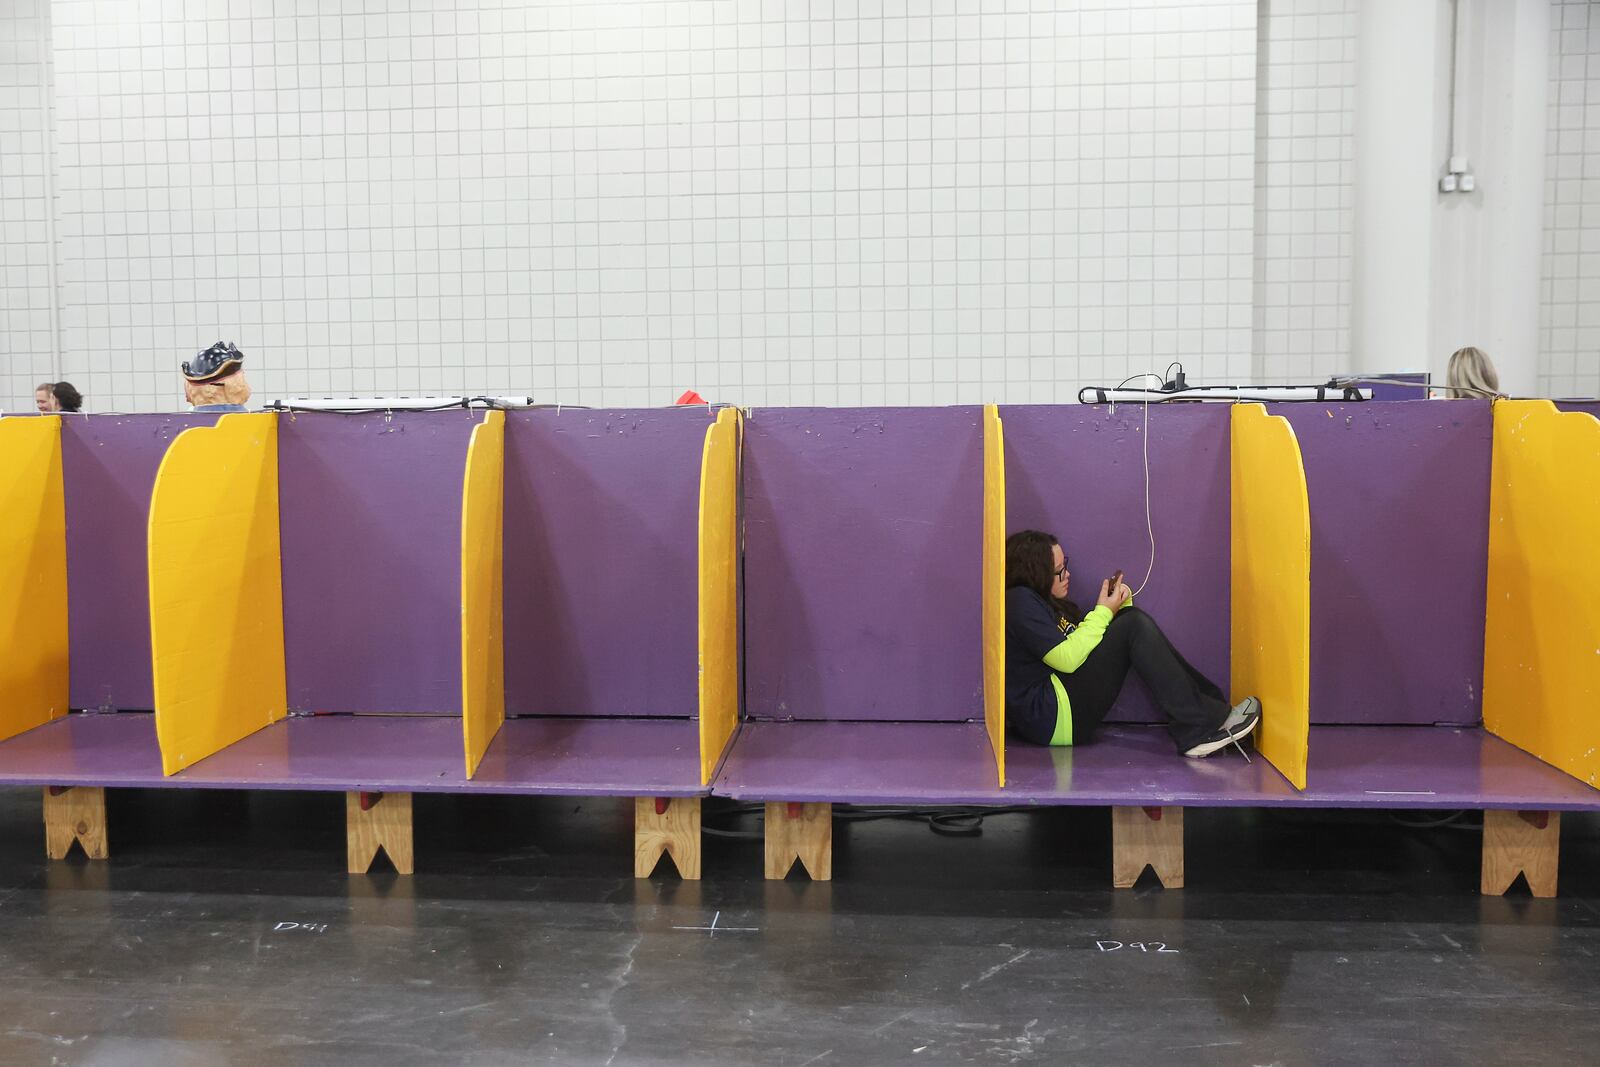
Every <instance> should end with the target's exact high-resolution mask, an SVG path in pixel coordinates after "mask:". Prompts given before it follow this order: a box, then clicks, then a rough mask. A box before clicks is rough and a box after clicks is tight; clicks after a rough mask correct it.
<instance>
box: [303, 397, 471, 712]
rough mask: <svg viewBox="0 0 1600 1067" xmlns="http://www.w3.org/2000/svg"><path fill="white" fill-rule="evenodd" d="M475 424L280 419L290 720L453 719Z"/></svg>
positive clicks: (427, 418) (457, 707)
mask: <svg viewBox="0 0 1600 1067" xmlns="http://www.w3.org/2000/svg"><path fill="white" fill-rule="evenodd" d="M482 418H483V415H482V413H481V412H473V411H425V412H396V413H395V414H394V415H393V416H387V415H339V414H333V413H323V412H318V413H309V414H308V413H299V414H294V415H284V416H281V417H280V418H279V420H278V498H279V508H280V513H281V514H280V526H281V530H282V542H283V637H284V656H285V660H286V667H287V671H288V683H289V707H290V708H292V709H294V710H297V711H336V712H343V711H352V712H385V713H393V712H402V713H432V714H441V713H442V714H460V712H461V491H462V484H463V478H464V477H465V473H466V464H467V444H468V442H469V440H470V438H471V435H472V430H473V427H474V426H476V425H477V424H478V423H479V422H480V421H482Z"/></svg>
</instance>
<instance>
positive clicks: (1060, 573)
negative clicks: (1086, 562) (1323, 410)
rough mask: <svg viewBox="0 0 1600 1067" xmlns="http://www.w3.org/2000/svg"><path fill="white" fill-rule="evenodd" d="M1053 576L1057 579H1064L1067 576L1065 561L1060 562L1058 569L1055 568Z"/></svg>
mask: <svg viewBox="0 0 1600 1067" xmlns="http://www.w3.org/2000/svg"><path fill="white" fill-rule="evenodd" d="M1055 576H1056V577H1057V578H1065V577H1066V576H1067V561H1066V560H1062V561H1061V566H1059V567H1057V568H1056V569H1055Z"/></svg>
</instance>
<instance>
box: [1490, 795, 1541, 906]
mask: <svg viewBox="0 0 1600 1067" xmlns="http://www.w3.org/2000/svg"><path fill="white" fill-rule="evenodd" d="M1560 862H1561V813H1560V812H1559V811H1486V812H1484V813H1483V881H1482V884H1481V886H1480V888H1481V889H1482V891H1483V892H1484V893H1485V894H1486V895H1489V896H1499V895H1501V894H1502V893H1504V892H1505V891H1506V890H1508V889H1510V888H1511V885H1512V883H1513V882H1515V881H1516V880H1517V875H1519V874H1520V875H1522V876H1523V877H1524V878H1526V879H1527V880H1528V889H1529V891H1530V892H1532V893H1533V895H1534V896H1536V897H1553V896H1555V895H1556V871H1557V868H1558V867H1559V866H1560Z"/></svg>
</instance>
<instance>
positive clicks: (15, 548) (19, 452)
mask: <svg viewBox="0 0 1600 1067" xmlns="http://www.w3.org/2000/svg"><path fill="white" fill-rule="evenodd" d="M67 635H68V631H67V505H66V492H65V486H64V484H63V480H62V471H61V418H60V417H59V416H46V417H41V418H34V417H22V418H7V419H0V740H3V739H5V738H8V737H15V736H16V735H17V734H20V733H22V732H23V731H25V730H31V729H33V728H34V727H35V726H43V725H44V724H45V723H47V722H51V721H52V720H55V719H59V718H61V717H62V716H63V715H65V714H66V713H67V701H68V691H69V684H68V668H69V666H70V661H69V656H68V636H67Z"/></svg>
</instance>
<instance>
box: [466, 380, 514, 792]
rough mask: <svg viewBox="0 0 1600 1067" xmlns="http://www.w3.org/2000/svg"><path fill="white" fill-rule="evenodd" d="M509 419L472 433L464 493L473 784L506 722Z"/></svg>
mask: <svg viewBox="0 0 1600 1067" xmlns="http://www.w3.org/2000/svg"><path fill="white" fill-rule="evenodd" d="M505 473H506V414H505V412H503V411H491V412H489V414H488V415H487V416H486V417H485V418H484V420H483V422H482V423H480V424H479V425H478V426H477V427H476V428H475V429H474V430H473V431H472V443H471V444H470V445H468V446H467V472H466V478H465V480H464V483H463V486H462V490H461V722H462V732H463V734H464V736H465V739H466V746H467V777H468V778H471V777H472V776H473V775H474V774H476V773H478V764H479V763H481V762H483V755H484V753H486V752H488V751H489V743H490V742H491V741H493V740H494V735H495V734H497V733H499V732H500V727H501V726H503V725H504V724H505V721H506V642H505V581H504V578H503V575H504V573H505V503H506V478H505Z"/></svg>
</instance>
